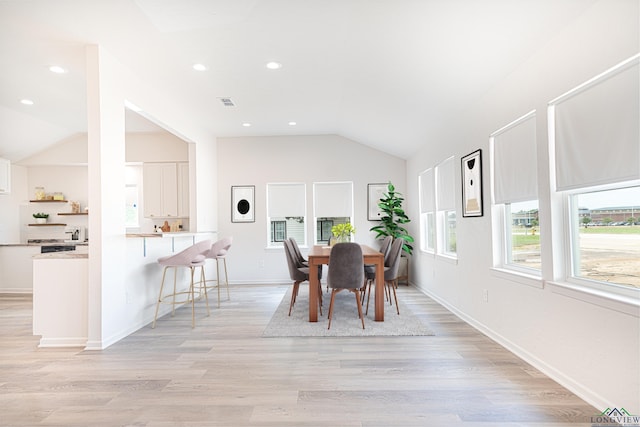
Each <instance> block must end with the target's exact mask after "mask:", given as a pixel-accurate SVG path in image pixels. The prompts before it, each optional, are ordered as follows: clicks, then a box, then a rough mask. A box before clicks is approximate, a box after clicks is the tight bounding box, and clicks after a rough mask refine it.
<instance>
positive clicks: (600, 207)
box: [570, 186, 640, 289]
mask: <svg viewBox="0 0 640 427" xmlns="http://www.w3.org/2000/svg"><path fill="white" fill-rule="evenodd" d="M570 207H571V211H570V215H571V219H572V222H571V237H572V240H571V246H572V257H571V260H572V265H571V275H572V276H573V277H574V278H578V279H586V280H590V281H598V282H606V283H608V284H615V285H622V286H630V287H635V288H639V289H640V186H636V187H629V188H618V189H614V190H604V191H593V192H585V193H579V194H574V195H572V196H571V197H570Z"/></svg>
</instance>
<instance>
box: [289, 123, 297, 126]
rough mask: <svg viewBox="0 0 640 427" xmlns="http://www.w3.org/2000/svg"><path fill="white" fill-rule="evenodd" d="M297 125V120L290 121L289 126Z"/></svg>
mask: <svg viewBox="0 0 640 427" xmlns="http://www.w3.org/2000/svg"><path fill="white" fill-rule="evenodd" d="M295 125H297V123H296V122H289V126H295Z"/></svg>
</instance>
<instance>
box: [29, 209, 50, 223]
mask: <svg viewBox="0 0 640 427" xmlns="http://www.w3.org/2000/svg"><path fill="white" fill-rule="evenodd" d="M33 217H34V218H35V219H36V224H46V223H47V218H49V214H47V213H44V212H36V213H34V214H33Z"/></svg>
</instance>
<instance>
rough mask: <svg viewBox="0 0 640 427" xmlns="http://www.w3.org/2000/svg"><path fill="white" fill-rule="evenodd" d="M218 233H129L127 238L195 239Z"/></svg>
mask: <svg viewBox="0 0 640 427" xmlns="http://www.w3.org/2000/svg"><path fill="white" fill-rule="evenodd" d="M214 233H216V231H175V232H167V233H164V232H163V233H127V237H145V238H147V237H155V238H161V237H164V238H167V237H193V236H202V235H203V234H214Z"/></svg>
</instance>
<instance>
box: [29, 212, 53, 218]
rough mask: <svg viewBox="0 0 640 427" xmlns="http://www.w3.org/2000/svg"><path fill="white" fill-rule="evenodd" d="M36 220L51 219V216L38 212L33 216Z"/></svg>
mask: <svg viewBox="0 0 640 427" xmlns="http://www.w3.org/2000/svg"><path fill="white" fill-rule="evenodd" d="M33 217H34V218H49V214H48V213H44V212H36V213H34V214H33Z"/></svg>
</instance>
